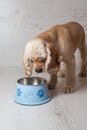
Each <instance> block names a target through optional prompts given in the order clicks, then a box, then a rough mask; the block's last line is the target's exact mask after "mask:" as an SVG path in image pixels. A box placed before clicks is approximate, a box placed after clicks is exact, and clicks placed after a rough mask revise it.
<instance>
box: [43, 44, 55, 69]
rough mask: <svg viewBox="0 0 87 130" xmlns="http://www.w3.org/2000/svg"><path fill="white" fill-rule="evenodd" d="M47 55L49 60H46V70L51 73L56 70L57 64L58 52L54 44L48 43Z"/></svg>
mask: <svg viewBox="0 0 87 130" xmlns="http://www.w3.org/2000/svg"><path fill="white" fill-rule="evenodd" d="M45 46H46V53H47V59H46V70H47V71H50V70H51V69H53V68H56V64H57V50H56V48H55V45H54V44H53V43H51V42H50V43H46V44H45Z"/></svg>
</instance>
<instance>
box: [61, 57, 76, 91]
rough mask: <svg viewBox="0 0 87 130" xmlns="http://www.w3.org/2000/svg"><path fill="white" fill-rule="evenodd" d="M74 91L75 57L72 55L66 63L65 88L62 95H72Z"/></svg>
mask: <svg viewBox="0 0 87 130" xmlns="http://www.w3.org/2000/svg"><path fill="white" fill-rule="evenodd" d="M74 90H75V57H74V55H73V56H72V57H71V58H70V60H69V61H68V62H66V86H65V87H64V89H63V92H64V93H72V92H73V91H74Z"/></svg>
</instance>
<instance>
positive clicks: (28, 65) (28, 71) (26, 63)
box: [22, 55, 32, 76]
mask: <svg viewBox="0 0 87 130" xmlns="http://www.w3.org/2000/svg"><path fill="white" fill-rule="evenodd" d="M22 64H23V66H24V70H25V74H26V75H28V76H30V75H31V74H32V71H31V68H32V65H31V61H30V60H29V58H28V57H27V56H26V55H23V58H22Z"/></svg>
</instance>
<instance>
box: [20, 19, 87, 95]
mask: <svg viewBox="0 0 87 130" xmlns="http://www.w3.org/2000/svg"><path fill="white" fill-rule="evenodd" d="M77 48H79V51H80V54H81V70H80V73H79V76H80V77H85V76H86V68H87V48H86V44H85V32H84V29H83V27H82V25H80V24H79V23H77V22H68V23H65V24H62V25H56V26H53V27H52V28H50V29H48V30H47V31H45V32H43V33H41V34H39V35H38V36H36V37H35V38H34V39H33V40H31V41H29V42H28V43H27V44H26V46H25V50H24V55H23V59H22V61H23V65H24V69H25V74H26V75H28V76H30V75H31V74H32V71H33V70H34V71H35V72H37V73H41V72H43V71H46V72H48V73H49V74H50V80H49V83H48V86H49V88H50V89H54V88H55V86H56V84H57V76H58V72H59V73H60V74H59V75H61V76H62V77H64V76H65V74H64V71H65V70H64V67H63V68H61V67H62V66H61V65H63V63H64V64H65V67H66V85H65V87H64V88H63V92H64V93H72V92H74V91H75V56H74V53H75V51H76V49H77ZM63 66H64V65H63Z"/></svg>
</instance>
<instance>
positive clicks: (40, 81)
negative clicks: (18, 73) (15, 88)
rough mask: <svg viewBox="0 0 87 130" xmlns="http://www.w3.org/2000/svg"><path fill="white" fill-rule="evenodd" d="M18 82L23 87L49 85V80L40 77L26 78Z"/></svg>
mask: <svg viewBox="0 0 87 130" xmlns="http://www.w3.org/2000/svg"><path fill="white" fill-rule="evenodd" d="M17 82H18V83H19V84H22V85H43V84H45V83H47V80H46V79H44V78H40V77H24V78H21V79H19V80H18V81H17Z"/></svg>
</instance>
